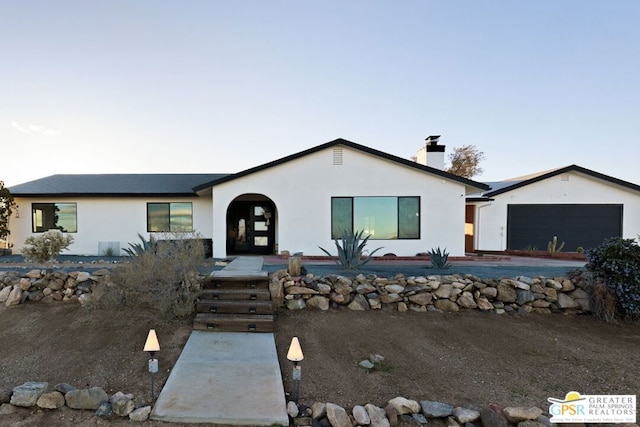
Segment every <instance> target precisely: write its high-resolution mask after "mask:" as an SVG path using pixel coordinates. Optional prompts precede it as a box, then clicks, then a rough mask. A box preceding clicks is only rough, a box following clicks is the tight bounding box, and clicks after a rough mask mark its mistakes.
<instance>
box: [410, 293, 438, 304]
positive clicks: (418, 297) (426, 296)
mask: <svg viewBox="0 0 640 427" xmlns="http://www.w3.org/2000/svg"><path fill="white" fill-rule="evenodd" d="M432 299H433V295H432V294H431V293H429V292H422V293H419V294H415V295H411V296H410V297H409V301H411V302H413V303H415V304H419V305H429V304H431V300H432Z"/></svg>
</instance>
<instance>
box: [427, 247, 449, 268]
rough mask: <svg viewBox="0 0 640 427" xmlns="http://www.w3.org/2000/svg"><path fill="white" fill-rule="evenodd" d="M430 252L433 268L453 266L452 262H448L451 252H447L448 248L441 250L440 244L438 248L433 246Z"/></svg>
mask: <svg viewBox="0 0 640 427" xmlns="http://www.w3.org/2000/svg"><path fill="white" fill-rule="evenodd" d="M428 253H429V259H430V260H431V267H432V268H438V269H441V270H444V269H447V268H450V267H451V264H449V262H448V261H449V253H448V252H447V248H444V250H440V246H438V247H437V248H436V249H433V248H432V249H431V250H430V251H429V252H428Z"/></svg>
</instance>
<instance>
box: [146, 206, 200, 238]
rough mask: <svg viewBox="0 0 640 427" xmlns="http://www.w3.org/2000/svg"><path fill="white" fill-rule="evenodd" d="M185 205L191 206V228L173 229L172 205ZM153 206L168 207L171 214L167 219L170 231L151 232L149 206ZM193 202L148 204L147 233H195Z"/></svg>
mask: <svg viewBox="0 0 640 427" xmlns="http://www.w3.org/2000/svg"><path fill="white" fill-rule="evenodd" d="M178 204H180V205H185V204H188V205H190V206H191V226H190V228H189V229H184V228H179V227H177V228H176V229H172V226H171V217H172V215H171V205H178ZM151 205H166V206H167V210H168V212H169V216H168V218H167V221H168V224H169V227H168V228H169V229H168V230H151V221H150V217H149V206H151ZM193 230H194V229H193V202H147V232H148V233H192V232H193Z"/></svg>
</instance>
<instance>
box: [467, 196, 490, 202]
mask: <svg viewBox="0 0 640 427" xmlns="http://www.w3.org/2000/svg"><path fill="white" fill-rule="evenodd" d="M465 200H466V201H467V203H473V202H493V201H494V200H495V199H492V198H491V197H467V198H466V199H465Z"/></svg>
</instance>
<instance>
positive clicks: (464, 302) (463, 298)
mask: <svg viewBox="0 0 640 427" xmlns="http://www.w3.org/2000/svg"><path fill="white" fill-rule="evenodd" d="M456 302H457V303H458V305H459V306H460V307H462V308H478V304H476V302H475V301H474V300H473V295H472V294H471V292H468V291H465V292H463V293H462V295H460V296H459V297H458V299H457V300H456Z"/></svg>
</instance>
